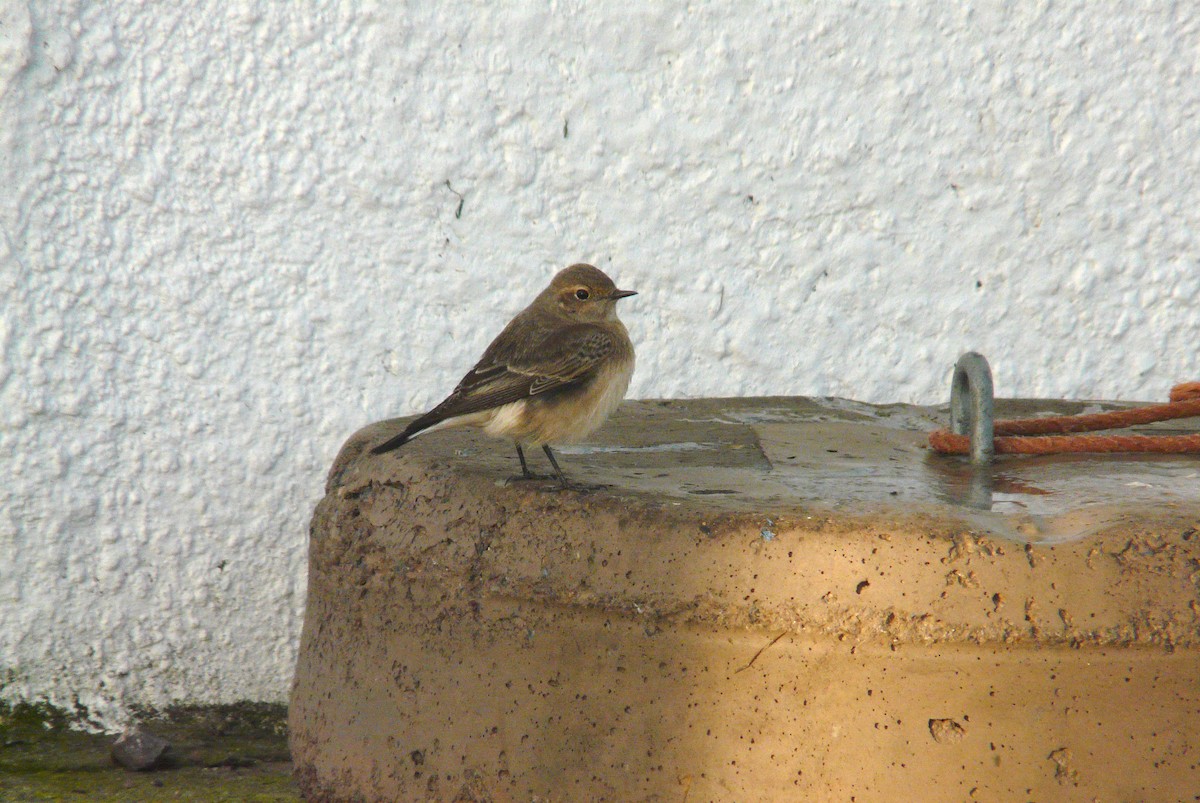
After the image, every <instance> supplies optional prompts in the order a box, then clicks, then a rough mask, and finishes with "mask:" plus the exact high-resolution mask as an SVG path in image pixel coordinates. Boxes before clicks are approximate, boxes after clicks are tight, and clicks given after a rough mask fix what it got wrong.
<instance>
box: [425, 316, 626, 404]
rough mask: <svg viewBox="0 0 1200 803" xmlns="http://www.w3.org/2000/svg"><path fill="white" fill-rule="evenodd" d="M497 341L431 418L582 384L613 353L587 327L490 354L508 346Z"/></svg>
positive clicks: (598, 331) (600, 334)
mask: <svg viewBox="0 0 1200 803" xmlns="http://www.w3.org/2000/svg"><path fill="white" fill-rule="evenodd" d="M497 341H498V342H497V343H496V344H493V347H490V348H489V349H488V351H487V353H486V354H484V357H483V359H482V360H480V361H479V363H478V364H477V365H476V366H475V367H474V368H472V369H471V370H470V371H469V372H468V373H467V375H466V376H464V377H463V378H462V381H461V382H459V383H458V386H457V387H456V388H455V389H454V392H453V393H451V394H450V396H449V397H448V398H447V399H446V400H445V401H444V402H442V403H441V404H439V405H438V406H437V407H435V408H434V409H433V410H431V411H430V413H429V414H430V416H434V415H436V416H437V420H444V419H446V418H453V417H455V416H460V415H469V414H470V413H477V412H480V411H481V410H490V409H492V408H493V407H499V406H501V405H503V404H509V403H510V402H515V401H519V400H521V399H527V398H530V397H532V396H541V395H544V394H546V393H552V392H554V391H556V390H561V389H564V388H566V387H568V386H571V385H574V384H576V383H578V382H582V381H583V380H585V379H586V378H587V377H588V376H590V375H591V374H592V373H593V372H594V371H595V370H596V369H597V368H598V367H599V366H600V364H601V363H602V362H603V361H604V359H605V358H606V357H608V356H609V355H610V354H612V353H613V351H614V349H616V347H617V346H616V342H615V340H614V338H613V335H612V334H611V333H609V332H608V331H607V330H605V329H602V328H600V327H598V326H593V325H590V324H575V325H572V326H567V327H564V328H562V329H559V330H558V331H556V332H554V333H553V334H552V335H550V336H548V337H544V338H542V339H541V340H540V341H534V342H532V343H529V342H527V343H520V344H517V343H514V344H513V348H503V347H502V348H494V347H495V346H497V345H500V346H505V345H507V344H502V343H499V338H497ZM414 423H415V422H414ZM433 423H436V422H433ZM430 426H432V423H431V424H430Z"/></svg>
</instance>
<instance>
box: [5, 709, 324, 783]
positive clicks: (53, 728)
mask: <svg viewBox="0 0 1200 803" xmlns="http://www.w3.org/2000/svg"><path fill="white" fill-rule="evenodd" d="M285 718H286V711H285V710H284V707H283V706H279V705H276V706H264V705H255V704H245V705H241V706H210V707H204V708H186V709H184V708H178V709H173V710H172V711H170V712H164V713H163V714H161V715H153V716H147V717H146V727H147V728H149V729H150V730H152V731H153V732H154V733H156V734H158V735H159V736H162V737H163V738H166V739H167V740H168V741H169V742H170V743H171V747H170V748H169V749H168V751H167V753H166V754H165V755H164V757H163V760H162V761H161V762H160V764H159V766H157V767H155V768H154V769H151V770H148V771H144V772H130V771H129V770H126V769H124V768H122V767H120V766H119V765H117V764H116V763H114V762H113V760H112V757H111V754H110V753H111V745H112V743H113V739H114V738H115V737H114V736H113V735H111V734H92V733H85V732H82V731H80V730H76V729H74V728H73V727H71V725H70V720H71V719H72V717H71V716H70V715H68V714H66V713H64V712H61V711H54V710H51V709H49V708H47V707H44V706H16V707H6V708H4V709H2V710H0V800H3V801H6V802H7V801H70V800H78V801H88V803H92V801H99V802H100V803H106V802H107V801H113V803H116V801H121V803H125V802H126V801H177V800H193V801H231V802H232V801H239V802H240V801H261V802H262V803H275V802H276V801H279V802H280V803H282V802H283V801H299V800H300V799H301V798H300V791H299V788H298V786H297V785H296V782H295V780H294V778H293V777H292V763H291V757H290V756H289V755H288V751H287V735H286V730H285V727H284V722H285Z"/></svg>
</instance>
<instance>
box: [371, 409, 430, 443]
mask: <svg viewBox="0 0 1200 803" xmlns="http://www.w3.org/2000/svg"><path fill="white" fill-rule="evenodd" d="M437 412H438V411H437V410H431V411H429V412H428V413H426V414H425V415H423V416H421V417H420V418H418V419H417V420H416V421H413V422H412V423H411V424H409V425H408V426H407V427H405V428H404V431H403V432H401V433H400V434H399V435H396V436H395V437H393V438H388V439H387V440H386V441H384V442H383V443H381V444H379V445H378V446H373V447H371V454H383V453H384V452H390V451H392V450H393V449H399V448H400V447H401V446H403V445H404V444H406V443H408V442H409V441H411V440H412V439H413V438H415V437H416V436H417V435H418V434H420V433H421V432H424V431H425V430H427V429H429V428H430V427H432V426H433V425H434V424H439V423H441V422H442V421H443V420H444V419H445V416H443V415H440V414H438V415H435V413H437Z"/></svg>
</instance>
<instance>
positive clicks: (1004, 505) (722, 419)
mask: <svg viewBox="0 0 1200 803" xmlns="http://www.w3.org/2000/svg"><path fill="white" fill-rule="evenodd" d="M1130 406H1134V405H1130V404H1119V403H1108V402H1063V401H1037V400H1004V399H997V401H996V417H997V419H1000V418H1026V417H1034V416H1044V415H1064V414H1078V413H1091V412H1103V411H1108V410H1117V409H1123V408H1127V407H1130ZM948 420H949V415H948V412H947V406H946V405H942V406H940V407H919V406H913V405H904V404H891V405H872V404H865V403H861V402H854V401H849V400H845V399H836V398H822V399H808V398H799V397H768V398H740V399H693V400H671V401H635V402H626V403H625V404H624V405H622V407H621V408H620V410H618V411H617V413H615V414H614V415H613V417H612V418H611V419H610V420H609V422H608V423H607V424H606V425H605V426H604V427H603V428H601V429H600V431H599V432H597V433H596V434H595V435H594V436H593V437H592V439H591V440H590V441H589V442H588V443H586V444H580V445H575V446H563V447H561V448H557V449H556V450H555V451H556V452H557V453H558V454H559V456H560V459H559V463H560V465H561V466H562V468H563V471H564V472H565V473H566V474H567V476H568V477H569V478H570V479H571V480H573V481H577V482H580V483H586V484H601V485H605V486H608V490H609V492H611V493H613V494H616V495H622V494H631V495H636V496H650V497H653V498H655V499H657V500H659V501H660V502H664V503H666V504H673V505H689V506H691V505H695V504H700V505H702V506H705V507H713V508H718V509H724V510H730V511H755V512H760V513H767V514H769V513H771V512H772V511H778V512H784V511H796V510H798V509H803V510H812V511H829V512H842V513H846V514H865V513H869V514H885V515H888V514H896V513H908V512H913V513H921V514H923V515H935V516H938V517H943V516H944V517H949V518H952V519H958V520H961V521H965V522H966V523H967V524H968V525H969V526H971V527H972V528H974V529H978V530H981V531H985V532H990V533H992V534H995V535H1000V536H1003V537H1008V538H1014V539H1017V540H1022V541H1034V542H1041V543H1053V542H1059V541H1065V540H1071V539H1073V538H1078V537H1081V536H1085V535H1088V534H1091V533H1095V532H1098V531H1101V530H1105V529H1108V528H1109V527H1110V526H1113V525H1115V524H1118V523H1121V524H1124V525H1134V526H1137V525H1138V524H1139V523H1140V522H1141V523H1147V524H1149V523H1151V522H1160V521H1162V520H1163V519H1169V520H1171V521H1172V522H1173V523H1178V522H1187V521H1191V522H1192V523H1195V522H1197V521H1200V456H1192V455H1162V456H1157V455H1143V454H1139V455H1112V454H1107V455H1088V454H1078V455H1052V456H1000V457H997V458H996V460H995V462H994V463H993V464H992V465H990V466H986V467H982V468H976V467H973V466H972V465H971V464H970V463H969V462H968V461H967V459H966V458H964V457H954V456H947V455H941V454H938V453H936V452H934V451H933V450H932V449H930V448H929V447H928V433H929V432H930V431H931V430H934V429H937V428H941V427H945V426H948ZM397 423H398V422H387V423H380V424H378V425H375V426H373V427H370V428H368V429H367V430H364V432H362V433H360V436H365V437H368V438H369V439H370V441H371V442H375V441H377V440H379V439H381V438H382V437H383V434H384V433H385V432H386V433H390V432H391V431H392V430H393V429H395V428H396V426H397ZM1129 431H1130V432H1134V433H1140V434H1149V433H1154V434H1188V433H1195V432H1198V431H1200V419H1184V420H1182V421H1178V420H1177V421H1170V422H1164V423H1161V424H1154V425H1149V426H1142V427H1134V428H1132V429H1131V430H1129ZM356 440H357V439H356ZM404 448H405V449H414V450H416V451H419V452H421V453H423V454H426V455H428V456H430V457H435V456H440V457H442V458H444V459H446V460H448V461H450V462H451V463H452V464H454V465H455V466H456V467H461V469H462V470H464V471H468V472H470V473H476V472H483V473H485V474H488V475H495V478H496V481H497V482H498V483H503V482H505V481H506V480H507V479H508V478H509V477H512V476H513V475H515V474H518V473H519V464H518V463H517V458H516V453H515V450H514V449H513V448H512V447H511V446H510V445H508V444H505V443H504V442H502V441H497V440H493V439H490V438H487V437H486V436H484V435H482V434H480V433H478V432H475V431H473V430H459V431H453V430H451V431H443V432H438V433H433V434H431V435H428V436H424V437H421V438H418V439H417V440H416V441H414V442H413V443H411V444H409V445H408V446H406V447H404ZM529 457H530V463H531V467H532V468H533V470H534V471H538V472H541V471H545V470H547V469H548V466H545V465H543V463H544V460H545V458H544V457H543V456H542V455H541V454H540V451H537V450H534V451H532V452H531V453H530V454H529Z"/></svg>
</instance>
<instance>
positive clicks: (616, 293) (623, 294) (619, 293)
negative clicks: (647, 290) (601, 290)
mask: <svg viewBox="0 0 1200 803" xmlns="http://www.w3.org/2000/svg"><path fill="white" fill-rule="evenodd" d="M636 295H637V290H613V291H612V292H611V293H609V294H608V297H609V298H611V299H612V300H613V301H616V300H617V299H619V298H629V297H630V296H636Z"/></svg>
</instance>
